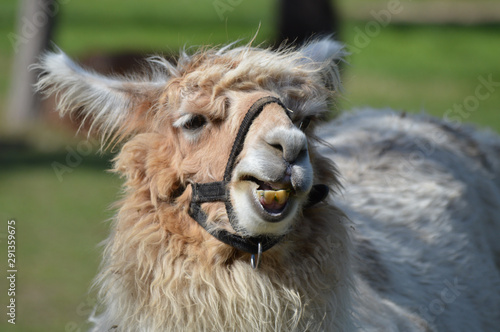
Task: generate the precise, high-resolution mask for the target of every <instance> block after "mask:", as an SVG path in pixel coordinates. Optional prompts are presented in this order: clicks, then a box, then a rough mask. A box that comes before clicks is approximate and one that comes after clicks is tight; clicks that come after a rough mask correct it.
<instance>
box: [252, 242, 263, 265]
mask: <svg viewBox="0 0 500 332" xmlns="http://www.w3.org/2000/svg"><path fill="white" fill-rule="evenodd" d="M261 257H262V245H261V244H260V242H259V244H257V261H255V254H252V257H250V265H251V266H252V269H254V270H255V269H257V268H258V267H259V264H260V258H261Z"/></svg>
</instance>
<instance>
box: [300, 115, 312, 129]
mask: <svg viewBox="0 0 500 332" xmlns="http://www.w3.org/2000/svg"><path fill="white" fill-rule="evenodd" d="M310 123H311V117H310V116H308V117H305V118H304V119H303V120H302V121H301V122H300V124H299V129H300V130H306V128H307V127H309V124H310Z"/></svg>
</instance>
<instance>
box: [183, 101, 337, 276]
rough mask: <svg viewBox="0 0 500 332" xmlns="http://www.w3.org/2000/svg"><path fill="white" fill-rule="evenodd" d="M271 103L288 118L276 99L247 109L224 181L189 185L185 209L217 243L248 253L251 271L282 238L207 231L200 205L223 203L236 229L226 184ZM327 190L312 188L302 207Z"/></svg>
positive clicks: (320, 197)
mask: <svg viewBox="0 0 500 332" xmlns="http://www.w3.org/2000/svg"><path fill="white" fill-rule="evenodd" d="M271 103H276V104H278V105H280V106H281V107H282V109H283V110H284V111H285V112H286V114H287V115H288V116H289V115H290V114H289V112H290V111H289V110H288V108H286V107H285V105H283V103H282V102H281V101H280V100H279V99H278V98H275V97H271V96H268V97H263V98H260V99H259V100H257V101H256V102H255V103H254V104H253V105H252V106H251V107H250V109H249V110H248V112H247V114H246V115H245V117H244V118H243V121H242V123H241V125H240V128H239V130H238V133H237V135H236V138H235V140H234V143H233V146H232V148H231V154H230V155H229V159H228V161H227V165H226V169H225V171H224V179H223V180H222V181H217V182H209V183H191V187H192V197H191V203H190V206H189V215H190V216H191V217H192V218H193V219H194V220H196V221H197V222H198V224H200V225H201V226H202V227H203V228H204V229H205V230H207V232H209V233H210V234H211V235H213V236H214V237H215V238H217V239H218V240H219V241H221V242H224V243H226V244H228V245H230V246H232V247H234V248H236V249H238V250H241V251H244V252H247V253H250V254H252V267H254V268H256V267H257V266H258V263H259V261H260V255H261V254H262V253H263V252H264V251H266V250H269V249H270V248H272V247H273V246H274V245H275V244H277V243H278V242H279V241H280V240H281V239H282V238H283V236H282V235H280V236H250V237H243V236H240V235H238V234H234V233H230V232H228V231H226V230H223V229H220V230H216V231H211V230H209V227H208V224H207V215H206V213H205V212H204V211H203V209H202V208H201V204H202V203H210V202H224V204H225V207H226V212H227V216H228V218H229V223H230V224H231V226H232V227H233V229H235V228H236V220H235V217H234V213H233V206H232V204H231V198H230V189H229V188H230V186H229V183H230V182H231V176H232V173H233V169H234V167H235V164H236V159H237V157H238V155H239V154H240V153H241V151H242V150H243V144H244V142H245V138H246V135H247V133H248V131H249V129H250V126H251V125H252V123H253V121H254V120H255V119H256V118H257V117H258V116H259V114H261V113H262V111H263V109H264V107H265V106H266V105H268V104H271ZM328 191H329V188H328V186H326V185H323V184H317V185H314V186H313V188H312V189H311V191H310V193H309V200H308V203H307V204H306V205H305V206H304V208H308V207H310V206H312V205H314V204H316V203H319V202H321V201H322V200H324V199H325V198H326V196H328ZM255 255H257V258H255Z"/></svg>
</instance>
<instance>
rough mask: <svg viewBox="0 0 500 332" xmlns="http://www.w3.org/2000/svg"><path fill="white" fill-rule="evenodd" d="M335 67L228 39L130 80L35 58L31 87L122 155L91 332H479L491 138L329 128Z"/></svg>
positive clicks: (484, 325)
mask: <svg viewBox="0 0 500 332" xmlns="http://www.w3.org/2000/svg"><path fill="white" fill-rule="evenodd" d="M342 55H343V51H342V47H341V46H340V45H339V44H338V43H336V42H334V41H331V40H329V39H320V40H317V41H312V42H310V43H308V44H306V45H304V46H302V47H301V48H299V49H281V50H278V51H273V50H269V49H261V48H256V47H252V46H251V45H247V46H243V47H234V46H233V45H229V46H226V47H223V48H221V49H218V50H217V49H204V50H201V51H198V52H197V53H195V54H193V55H187V54H185V53H183V54H181V55H180V57H179V59H178V62H177V63H176V64H175V65H174V64H172V63H170V62H167V61H166V60H164V59H162V58H160V57H153V58H151V59H150V60H149V66H150V70H149V75H146V76H145V77H128V78H120V77H104V76H102V75H99V74H97V73H93V72H90V71H87V70H84V69H82V68H81V67H79V66H78V65H76V64H75V63H74V62H72V61H71V60H70V59H69V58H68V57H67V56H66V55H65V54H64V53H62V52H57V53H48V54H45V55H44V56H43V57H42V59H41V62H40V64H39V65H38V66H37V68H38V69H39V70H41V74H40V77H39V81H38V83H37V86H36V88H37V89H38V90H39V91H45V93H46V94H52V93H56V94H58V95H59V102H58V109H59V112H60V113H61V114H73V113H75V112H79V113H80V114H82V115H84V117H85V119H86V121H88V122H89V123H90V124H91V130H92V129H96V130H97V131H98V132H99V133H100V137H101V138H102V144H103V146H104V147H105V146H108V145H109V144H122V147H121V150H120V152H119V154H118V155H117V156H116V157H115V159H114V168H113V170H114V172H116V173H118V174H119V175H121V176H122V177H123V178H124V194H123V198H122V199H121V201H120V202H119V203H117V207H118V211H117V214H116V216H115V218H114V221H113V224H112V231H111V235H110V236H109V238H108V239H107V241H106V243H105V248H104V258H103V262H102V265H101V270H100V273H99V275H98V276H97V277H96V282H95V284H96V287H97V288H98V290H99V296H100V299H101V304H100V306H99V309H98V311H97V313H96V314H95V315H93V317H91V321H92V322H93V323H94V324H95V326H94V328H93V331H357V330H360V331H439V330H440V331H492V330H494V329H495V328H497V326H498V325H499V324H500V276H499V261H498V257H499V252H500V245H499V244H498V241H495V238H496V236H497V234H499V230H500V220H499V217H498V213H497V212H498V208H499V206H500V177H499V174H500V156H499V152H500V139H499V138H498V137H497V136H496V135H494V134H491V133H486V132H480V131H476V130H474V129H471V128H469V127H462V126H458V125H454V124H450V123H446V122H444V121H442V120H437V119H433V118H429V117H426V116H423V115H421V116H414V115H413V116H410V115H407V114H399V113H396V112H392V111H372V110H364V111H357V112H352V113H344V114H343V115H341V116H340V117H339V118H338V119H337V120H334V121H332V122H328V121H327V119H328V118H329V113H330V111H329V110H330V109H331V107H332V106H334V102H335V99H336V97H337V95H338V93H339V91H340V88H341V87H340V80H339V74H338V69H337V64H338V62H339V61H341V60H340V59H341V57H342ZM341 180H342V185H341V182H340V181H341ZM328 190H329V192H330V194H328ZM339 193H341V194H339ZM495 257H496V258H497V260H495Z"/></svg>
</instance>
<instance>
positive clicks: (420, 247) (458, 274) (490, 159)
mask: <svg viewBox="0 0 500 332" xmlns="http://www.w3.org/2000/svg"><path fill="white" fill-rule="evenodd" d="M320 135H321V137H322V138H324V139H325V140H326V141H327V142H328V143H330V144H331V145H332V146H333V147H334V148H335V150H330V149H326V148H325V149H324V150H323V151H322V152H323V153H324V154H325V155H327V156H329V157H330V158H332V159H333V160H335V162H336V163H337V165H338V166H339V170H340V173H341V174H342V176H343V179H344V180H343V185H344V188H345V190H344V192H343V195H341V196H339V197H338V198H337V199H336V203H337V204H338V205H339V206H340V207H341V208H342V209H343V210H344V211H345V212H346V213H347V215H348V216H350V217H351V219H352V220H353V222H354V224H355V228H356V231H355V232H354V234H355V238H356V241H355V243H356V246H357V248H358V271H361V272H362V273H361V275H358V278H360V279H357V280H358V282H357V284H356V288H357V289H358V297H357V301H356V302H357V303H356V304H355V307H356V311H357V315H358V318H359V319H360V320H361V322H360V327H361V329H362V330H363V331H413V330H419V331H425V330H426V329H424V327H422V325H419V324H422V323H423V322H426V323H427V324H428V327H427V330H433V331H434V330H435V331H464V332H465V331H496V330H498V328H499V326H500V310H499V309H500V275H499V265H500V264H499V263H500V250H499V241H498V236H499V235H500V217H499V209H500V139H499V137H498V136H497V135H496V134H493V133H487V132H481V131H477V130H474V129H473V128H471V127H466V126H460V127H454V126H452V125H451V124H449V123H446V122H444V121H441V120H438V119H434V118H431V117H428V116H423V115H419V116H418V115H417V116H416V115H409V114H406V115H405V114H401V113H397V112H392V111H383V110H368V109H366V110H363V111H357V112H354V113H344V114H343V115H342V116H341V117H340V118H339V119H338V120H336V121H334V122H332V123H331V124H329V125H328V126H326V127H325V128H323V130H322V132H321V134H320ZM410 314H411V315H414V316H418V317H419V319H418V320H420V323H416V324H415V326H414V327H413V328H409V327H403V326H406V325H405V324H408V323H405V322H408V321H415V322H417V321H418V320H417V319H416V318H415V317H414V318H411V317H410ZM419 326H420V328H418V327H419Z"/></svg>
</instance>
